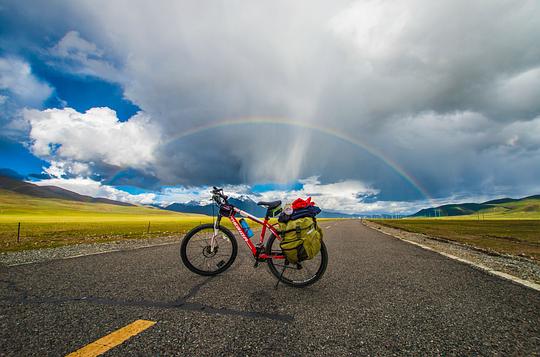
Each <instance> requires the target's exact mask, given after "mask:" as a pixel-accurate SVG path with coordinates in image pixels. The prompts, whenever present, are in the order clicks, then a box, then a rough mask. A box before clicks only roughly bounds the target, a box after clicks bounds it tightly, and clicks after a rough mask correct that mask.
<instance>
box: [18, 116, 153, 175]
mask: <svg viewBox="0 0 540 357" xmlns="http://www.w3.org/2000/svg"><path fill="white" fill-rule="evenodd" d="M23 116H24V119H25V120H26V121H27V122H28V123H29V125H30V132H29V137H30V140H31V143H30V149H31V151H32V153H33V154H35V155H36V156H38V157H41V158H45V159H48V160H50V161H52V162H54V163H55V165H56V166H58V165H59V164H58V163H59V162H61V167H62V168H63V169H64V170H65V169H66V168H68V166H69V167H71V169H70V170H68V171H71V173H74V174H80V173H81V172H82V171H87V170H88V166H99V165H109V166H114V167H118V168H136V169H146V168H149V167H150V166H151V164H152V163H153V162H154V160H155V151H156V149H157V147H158V145H159V142H160V133H159V130H158V129H157V128H156V127H155V126H154V125H153V124H152V123H151V121H150V118H149V117H148V116H146V115H145V114H143V113H138V114H136V115H134V116H133V117H132V118H130V119H129V120H128V121H125V122H121V121H120V120H119V119H118V118H117V117H116V113H115V112H114V111H113V110H111V109H109V108H92V109H90V110H88V111H86V112H85V113H79V112H77V111H76V110H74V109H72V108H64V109H46V110H43V111H39V110H25V111H24V112H23Z"/></svg>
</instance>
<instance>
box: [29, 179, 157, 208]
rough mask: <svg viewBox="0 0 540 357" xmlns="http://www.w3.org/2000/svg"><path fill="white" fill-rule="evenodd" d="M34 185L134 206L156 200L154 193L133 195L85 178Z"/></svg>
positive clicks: (44, 181)
mask: <svg viewBox="0 0 540 357" xmlns="http://www.w3.org/2000/svg"><path fill="white" fill-rule="evenodd" d="M32 183H34V184H36V185H40V186H57V187H61V188H64V189H66V190H70V191H73V192H76V193H78V194H81V195H87V196H92V197H101V198H108V199H111V200H115V201H121V202H128V203H133V204H151V203H153V202H154V200H155V198H156V195H155V194H154V193H141V194H137V195H132V194H130V193H128V192H125V191H122V190H119V189H117V188H114V187H112V186H107V185H103V184H101V182H99V181H95V180H92V179H89V178H83V177H77V178H69V179H66V178H58V177H56V178H51V179H45V180H41V181H37V182H32Z"/></svg>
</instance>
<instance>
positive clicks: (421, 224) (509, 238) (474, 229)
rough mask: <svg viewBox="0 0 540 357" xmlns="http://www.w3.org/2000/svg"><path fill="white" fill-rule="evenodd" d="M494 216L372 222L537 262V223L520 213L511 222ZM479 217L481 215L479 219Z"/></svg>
mask: <svg viewBox="0 0 540 357" xmlns="http://www.w3.org/2000/svg"><path fill="white" fill-rule="evenodd" d="M496 217H498V216H496V214H495V213H494V214H493V215H492V216H489V219H488V215H486V219H485V220H482V219H480V220H478V215H472V216H459V217H453V218H450V217H442V218H433V219H422V218H408V219H398V220H389V219H386V220H375V221H376V222H377V223H380V224H383V225H386V226H390V227H394V228H399V229H402V230H405V231H409V232H415V233H423V234H426V235H429V236H432V237H438V238H444V239H448V240H452V241H456V242H459V243H463V244H467V245H471V246H475V247H479V248H483V249H488V250H492V251H495V252H499V253H503V254H511V255H521V256H526V257H529V258H532V259H534V260H535V261H537V262H540V220H535V219H527V218H526V217H528V216H526V217H524V216H521V215H519V214H514V215H512V218H513V219H495V218H496ZM480 218H481V216H480Z"/></svg>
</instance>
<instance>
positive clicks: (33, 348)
mask: <svg viewBox="0 0 540 357" xmlns="http://www.w3.org/2000/svg"><path fill="white" fill-rule="evenodd" d="M327 226H331V227H330V228H327V229H326V242H327V245H328V249H329V254H330V263H329V266H328V270H327V272H326V275H325V276H324V278H323V279H322V280H321V281H320V282H318V283H317V284H315V285H313V286H312V287H310V288H307V289H295V288H289V287H286V286H284V285H280V287H279V289H278V290H274V289H273V286H274V284H275V279H274V278H273V276H272V275H270V273H269V272H268V270H267V268H266V266H264V265H263V266H261V267H259V268H257V269H253V267H252V262H251V260H250V258H249V257H248V256H247V254H245V252H246V251H247V248H246V247H244V246H243V243H242V242H239V243H241V244H242V246H241V247H240V248H241V249H240V251H241V252H244V254H242V255H241V256H239V258H238V259H237V261H236V262H235V263H234V265H233V266H232V267H231V269H230V270H229V271H227V272H225V273H224V274H222V275H221V276H218V277H214V278H205V277H200V276H197V275H194V274H192V273H191V272H189V271H188V270H187V269H186V268H184V267H183V266H182V265H181V263H180V261H179V254H178V248H179V246H178V244H174V245H168V246H160V247H153V248H145V249H139V250H132V251H126V252H116V253H109V254H101V255H94V256H87V257H81V258H75V259H67V260H59V261H52V262H48V263H40V264H32V265H26V266H18V267H11V268H5V267H3V268H0V269H1V270H0V271H1V275H0V281H1V290H0V291H1V292H0V304H1V316H0V334H1V337H0V342H1V346H0V354H3V355H13V356H24V355H39V356H45V355H56V356H58V355H65V354H67V353H69V352H72V351H75V350H77V349H79V348H81V347H83V346H85V345H86V344H89V343H91V342H92V341H95V340H97V339H99V338H100V337H103V336H105V335H107V334H109V333H110V332H112V331H115V330H117V329H119V328H121V327H123V326H126V325H128V324H130V323H132V322H133V321H135V320H138V319H144V320H151V321H156V322H157V323H156V324H155V325H154V326H152V327H150V328H148V329H147V330H145V331H143V332H142V333H140V334H138V335H136V336H135V337H133V338H131V339H129V340H127V341H126V342H124V343H122V344H121V345H119V346H117V347H116V348H113V349H111V350H110V351H109V352H107V353H106V355H111V356H125V355H128V354H135V355H189V356H203V355H211V356H215V355H255V354H262V355H272V354H274V355H280V356H284V355H288V356H295V355H297V356H299V355H310V356H313V355H327V356H341V355H377V356H383V355H468V356H471V355H493V354H498V355H519V356H523V355H540V293H538V292H537V291H534V290H530V289H528V288H525V287H522V286H520V285H516V284H513V283H511V282H508V281H505V280H501V279H499V278H496V277H493V276H491V275H488V274H486V273H484V272H482V271H478V270H476V269H474V268H471V267H469V266H467V265H464V264H462V263H459V262H455V261H452V260H449V259H447V258H445V257H442V256H440V255H438V254H436V253H433V252H429V251H425V250H423V249H421V248H419V247H416V246H413V245H410V244H407V243H404V242H401V241H399V240H396V239H394V238H391V237H388V236H386V235H383V234H381V233H379V232H376V231H373V230H371V229H369V228H366V227H364V226H362V225H361V223H360V222H358V221H346V222H339V223H337V222H331V223H325V224H324V225H323V227H327Z"/></svg>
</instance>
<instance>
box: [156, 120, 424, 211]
mask: <svg viewBox="0 0 540 357" xmlns="http://www.w3.org/2000/svg"><path fill="white" fill-rule="evenodd" d="M259 124H272V125H285V126H293V127H299V128H305V129H308V130H313V131H315V132H319V133H322V134H326V135H330V136H332V137H334V138H337V139H339V140H342V141H344V142H347V143H349V144H351V145H354V146H356V147H358V148H360V149H362V150H364V151H366V152H367V153H369V154H370V155H371V156H373V157H375V158H376V159H378V160H381V161H382V162H384V163H385V164H386V165H387V166H388V167H390V168H391V169H392V170H393V171H394V172H396V173H397V174H398V175H399V176H401V177H402V178H403V179H405V181H407V182H408V183H409V184H411V185H412V187H414V188H415V189H416V190H417V191H418V192H419V193H420V194H421V195H422V196H423V197H424V198H426V199H427V200H429V201H430V202H432V201H433V199H432V197H431V196H430V194H429V193H428V191H427V190H426V189H425V188H424V187H423V186H422V185H421V183H420V182H419V181H418V180H417V179H415V178H414V177H413V176H412V175H410V174H409V173H407V172H406V171H405V170H404V169H403V168H402V167H401V166H399V164H398V163H396V162H395V161H394V160H392V159H391V158H390V157H388V156H387V155H384V154H383V153H382V152H380V151H379V150H378V149H377V148H375V147H373V146H371V145H368V144H366V143H363V142H361V141H359V140H357V139H355V138H353V137H351V136H350V135H347V134H345V133H342V132H339V131H337V130H335V129H332V128H327V127H323V126H319V125H315V124H313V123H306V122H303V121H296V120H291V119H285V118H275V117H246V118H240V119H226V120H220V121H218V122H212V123H209V124H205V125H201V126H197V127H194V128H190V129H187V130H185V131H183V132H182V133H180V134H178V135H174V136H172V137H171V138H169V139H168V140H166V141H165V142H164V144H165V145H168V144H170V143H172V142H174V141H177V140H181V139H183V138H185V137H188V136H190V135H195V134H199V133H201V132H205V131H208V130H212V129H217V128H222V127H230V126H240V125H259Z"/></svg>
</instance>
